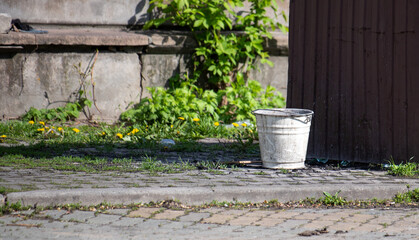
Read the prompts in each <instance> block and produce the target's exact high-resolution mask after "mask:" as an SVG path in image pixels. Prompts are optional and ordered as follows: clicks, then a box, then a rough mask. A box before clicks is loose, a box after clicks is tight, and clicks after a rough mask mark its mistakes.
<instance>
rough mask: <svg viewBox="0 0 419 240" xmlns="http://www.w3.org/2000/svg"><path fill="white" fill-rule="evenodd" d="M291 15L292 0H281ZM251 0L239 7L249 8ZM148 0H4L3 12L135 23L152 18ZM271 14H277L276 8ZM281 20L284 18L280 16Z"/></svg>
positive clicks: (34, 19)
mask: <svg viewBox="0 0 419 240" xmlns="http://www.w3.org/2000/svg"><path fill="white" fill-rule="evenodd" d="M277 3H278V5H279V8H280V9H281V10H284V12H285V13H286V14H287V15H288V12H289V11H288V6H289V0H284V1H283V0H277ZM248 6H249V4H245V7H243V8H240V9H238V11H239V13H240V12H245V11H246V10H247V9H248ZM148 7H149V1H148V0H112V1H103V0H2V1H0V12H6V13H9V14H10V15H11V16H12V17H13V18H19V19H21V20H22V21H23V22H27V23H30V24H42V25H43V24H58V25H63V24H64V25H75V24H76V25H108V26H109V25H120V26H125V25H131V24H144V23H145V21H147V20H148V19H149V15H148V14H147V9H148ZM268 15H269V16H271V17H274V16H275V14H274V12H273V11H272V10H269V11H268ZM277 20H278V21H279V22H283V19H282V18H281V17H279V18H278V19H277Z"/></svg>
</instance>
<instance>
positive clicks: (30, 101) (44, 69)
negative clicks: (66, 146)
mask: <svg viewBox="0 0 419 240" xmlns="http://www.w3.org/2000/svg"><path fill="white" fill-rule="evenodd" d="M93 55H94V54H90V53H32V54H24V53H19V54H15V55H13V56H10V55H9V56H5V55H0V76H2V81H0V89H1V94H0V103H1V104H0V113H1V114H2V116H1V117H2V118H6V119H7V118H14V117H17V116H19V115H21V114H23V113H24V112H25V111H27V110H29V108H30V107H35V108H39V109H41V108H54V107H58V106H62V105H64V104H65V103H66V102H68V101H71V100H74V97H75V95H74V94H75V93H77V92H78V90H79V89H80V86H81V84H80V83H81V75H80V74H79V72H78V70H77V68H76V67H75V66H78V65H79V64H80V66H81V67H80V69H81V71H85V69H86V67H87V65H88V64H89V62H90V61H91V59H92V56H93ZM93 70H94V72H93V73H94V74H93V81H94V82H95V98H96V103H97V107H98V108H99V110H100V111H101V113H99V112H98V111H97V110H96V109H95V107H92V108H91V110H92V113H93V114H94V115H95V119H99V120H114V119H115V118H116V117H117V116H118V115H119V114H120V113H121V112H122V111H124V110H125V108H126V107H127V106H128V104H129V103H130V102H131V101H139V99H140V90H141V89H140V72H141V68H140V65H139V64H138V55H137V54H135V53H131V54H128V53H100V54H99V55H98V58H97V60H96V64H95V66H94V68H93ZM85 86H87V89H88V91H87V92H88V93H89V95H88V96H89V98H91V99H93V96H92V95H91V94H92V93H93V91H92V87H91V86H92V84H91V78H90V77H87V78H86V82H85Z"/></svg>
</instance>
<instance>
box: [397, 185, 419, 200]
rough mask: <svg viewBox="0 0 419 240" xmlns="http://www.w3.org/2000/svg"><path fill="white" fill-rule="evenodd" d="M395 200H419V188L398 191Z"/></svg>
mask: <svg viewBox="0 0 419 240" xmlns="http://www.w3.org/2000/svg"><path fill="white" fill-rule="evenodd" d="M393 200H394V202H396V203H411V202H419V188H416V189H414V190H409V191H407V192H405V193H398V194H397V195H396V196H395V197H394V198H393Z"/></svg>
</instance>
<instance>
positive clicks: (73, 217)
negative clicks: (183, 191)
mask: <svg viewBox="0 0 419 240" xmlns="http://www.w3.org/2000/svg"><path fill="white" fill-rule="evenodd" d="M94 217H95V213H94V212H86V211H74V212H72V213H70V214H66V215H63V216H62V217H61V219H62V220H63V221H70V222H72V221H74V222H86V221H87V220H88V219H90V218H94Z"/></svg>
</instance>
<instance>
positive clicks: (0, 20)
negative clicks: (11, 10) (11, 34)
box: [0, 13, 12, 34]
mask: <svg viewBox="0 0 419 240" xmlns="http://www.w3.org/2000/svg"><path fill="white" fill-rule="evenodd" d="M11 22H12V16H10V14H8V13H0V34H1V33H7V32H8V31H9V29H10V27H11Z"/></svg>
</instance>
